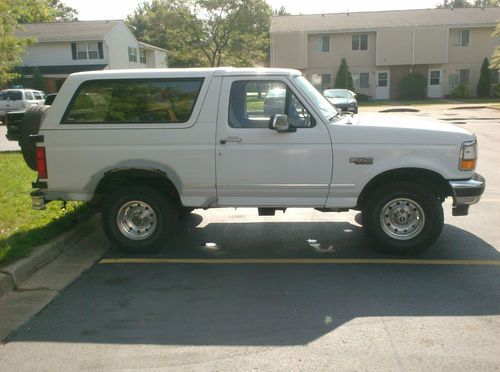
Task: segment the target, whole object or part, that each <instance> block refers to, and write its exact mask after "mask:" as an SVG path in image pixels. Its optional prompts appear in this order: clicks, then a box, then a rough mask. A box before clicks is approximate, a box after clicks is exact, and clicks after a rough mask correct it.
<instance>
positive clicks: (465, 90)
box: [451, 84, 471, 98]
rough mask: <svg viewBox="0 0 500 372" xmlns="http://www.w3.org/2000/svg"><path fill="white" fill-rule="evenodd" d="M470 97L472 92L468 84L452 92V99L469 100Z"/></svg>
mask: <svg viewBox="0 0 500 372" xmlns="http://www.w3.org/2000/svg"><path fill="white" fill-rule="evenodd" d="M470 96H471V94H470V90H469V87H468V86H467V85H466V84H460V85H459V86H457V87H456V88H455V89H453V91H452V92H451V97H452V98H468V97H470Z"/></svg>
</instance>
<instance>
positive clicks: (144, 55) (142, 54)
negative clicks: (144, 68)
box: [139, 49, 147, 64]
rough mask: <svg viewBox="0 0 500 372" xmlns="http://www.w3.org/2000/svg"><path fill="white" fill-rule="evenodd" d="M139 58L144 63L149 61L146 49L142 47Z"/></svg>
mask: <svg viewBox="0 0 500 372" xmlns="http://www.w3.org/2000/svg"><path fill="white" fill-rule="evenodd" d="M139 58H140V62H141V63H144V64H146V63H147V60H146V50H144V49H140V55H139Z"/></svg>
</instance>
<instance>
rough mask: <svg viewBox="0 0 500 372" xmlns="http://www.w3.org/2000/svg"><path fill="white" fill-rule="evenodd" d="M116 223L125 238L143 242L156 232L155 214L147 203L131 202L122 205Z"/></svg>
mask: <svg viewBox="0 0 500 372" xmlns="http://www.w3.org/2000/svg"><path fill="white" fill-rule="evenodd" d="M116 223H117V225H118V229H119V230H120V232H121V233H122V234H123V235H125V236H126V237H127V238H129V239H132V240H144V239H147V238H149V237H150V236H151V235H152V234H153V233H154V232H155V230H156V213H155V211H154V210H153V208H151V206H150V205H148V204H147V203H144V202H143V201H138V200H133V201H129V202H127V203H125V204H124V205H122V207H121V208H120V210H119V211H118V215H117V217H116Z"/></svg>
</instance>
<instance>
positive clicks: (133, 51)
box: [128, 47, 137, 62]
mask: <svg viewBox="0 0 500 372" xmlns="http://www.w3.org/2000/svg"><path fill="white" fill-rule="evenodd" d="M128 61H129V62H137V48H131V47H128Z"/></svg>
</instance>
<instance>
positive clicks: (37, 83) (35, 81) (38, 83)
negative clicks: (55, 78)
mask: <svg viewBox="0 0 500 372" xmlns="http://www.w3.org/2000/svg"><path fill="white" fill-rule="evenodd" d="M31 75H32V76H33V78H32V83H31V85H32V87H33V89H36V90H45V88H46V87H45V80H43V76H42V74H41V73H40V70H39V69H38V67H35V68H34V69H33V70H32V72H31Z"/></svg>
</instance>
